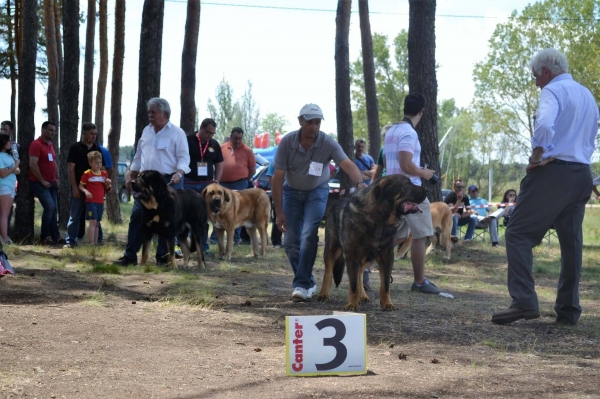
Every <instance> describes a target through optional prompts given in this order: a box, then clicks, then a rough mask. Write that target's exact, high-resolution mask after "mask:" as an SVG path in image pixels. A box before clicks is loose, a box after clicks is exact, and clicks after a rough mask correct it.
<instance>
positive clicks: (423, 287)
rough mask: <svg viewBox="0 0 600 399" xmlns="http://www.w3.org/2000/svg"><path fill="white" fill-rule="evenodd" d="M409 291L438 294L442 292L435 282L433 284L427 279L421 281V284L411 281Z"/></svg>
mask: <svg viewBox="0 0 600 399" xmlns="http://www.w3.org/2000/svg"><path fill="white" fill-rule="evenodd" d="M410 290H411V291H418V292H420V293H422V294H435V295H439V294H440V292H442V291H441V290H440V289H439V288H438V287H436V285H435V284H433V283H432V282H431V281H429V280H428V279H425V280H424V281H423V284H417V283H416V282H413V283H412V287H410Z"/></svg>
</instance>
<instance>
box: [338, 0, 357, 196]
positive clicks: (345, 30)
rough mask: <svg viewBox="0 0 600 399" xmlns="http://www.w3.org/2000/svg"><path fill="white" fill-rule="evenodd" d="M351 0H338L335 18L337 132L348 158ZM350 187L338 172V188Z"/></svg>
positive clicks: (351, 147) (350, 149)
mask: <svg viewBox="0 0 600 399" xmlns="http://www.w3.org/2000/svg"><path fill="white" fill-rule="evenodd" d="M351 8H352V0H338V7H337V14H336V18H335V25H336V33H335V102H336V116H337V134H338V142H339V143H340V146H341V147H342V149H343V150H344V152H345V153H346V155H348V157H349V158H350V159H354V134H353V130H352V107H351V103H350V52H349V48H350V46H349V44H348V37H349V35H350V10H351ZM349 187H352V182H351V181H350V177H349V176H348V175H347V174H346V173H343V171H342V173H341V174H340V188H349Z"/></svg>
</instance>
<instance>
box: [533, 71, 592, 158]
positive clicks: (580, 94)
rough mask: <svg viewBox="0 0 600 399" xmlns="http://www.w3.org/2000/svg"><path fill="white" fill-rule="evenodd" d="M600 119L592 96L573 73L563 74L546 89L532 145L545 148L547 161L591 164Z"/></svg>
mask: <svg viewBox="0 0 600 399" xmlns="http://www.w3.org/2000/svg"><path fill="white" fill-rule="evenodd" d="M599 119H600V116H599V113H598V105H597V104H596V100H595V99H594V96H593V95H592V93H590V91H589V90H588V89H587V88H585V87H583V86H582V85H580V84H579V83H577V82H575V81H574V80H573V77H572V76H571V75H570V74H568V73H563V74H560V75H558V76H557V77H555V78H554V79H552V80H551V81H550V83H548V84H547V85H546V86H545V87H544V88H543V89H542V93H541V95H540V101H539V105H538V112H537V116H536V120H535V130H534V132H533V138H532V139H531V146H532V148H536V147H542V148H543V149H544V155H543V156H542V158H543V159H546V158H558V159H562V160H563V161H570V162H579V163H583V164H588V165H589V164H590V163H591V158H592V153H593V152H594V147H595V139H596V135H597V134H598V120H599Z"/></svg>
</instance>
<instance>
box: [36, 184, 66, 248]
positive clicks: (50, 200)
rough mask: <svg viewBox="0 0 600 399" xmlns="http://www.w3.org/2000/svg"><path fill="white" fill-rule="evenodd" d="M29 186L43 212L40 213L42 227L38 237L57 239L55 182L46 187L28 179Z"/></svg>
mask: <svg viewBox="0 0 600 399" xmlns="http://www.w3.org/2000/svg"><path fill="white" fill-rule="evenodd" d="M29 188H31V191H33V193H34V194H35V196H36V197H38V200H39V201H40V204H42V208H44V212H43V213H42V229H41V234H40V237H41V238H42V239H44V238H48V237H50V238H52V239H53V240H54V241H57V240H58V239H59V238H60V231H58V196H57V186H56V183H52V184H51V185H50V188H46V187H44V186H43V185H42V183H40V182H38V181H31V180H30V181H29Z"/></svg>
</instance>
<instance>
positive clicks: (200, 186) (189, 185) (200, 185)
mask: <svg viewBox="0 0 600 399" xmlns="http://www.w3.org/2000/svg"><path fill="white" fill-rule="evenodd" d="M211 183H212V180H209V181H203V182H199V181H195V180H190V179H188V180H186V181H185V182H184V183H183V188H184V189H186V190H192V191H197V192H199V193H200V194H202V190H204V189H205V188H206V186H208V185H209V184H211ZM202 246H203V247H204V250H205V251H208V222H206V226H204V242H203V243H202Z"/></svg>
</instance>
